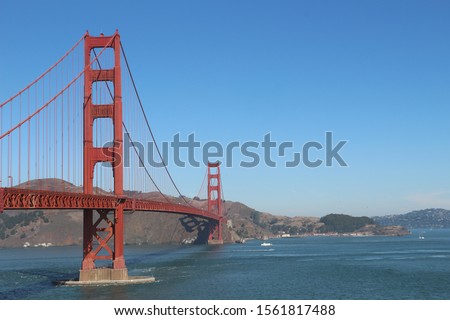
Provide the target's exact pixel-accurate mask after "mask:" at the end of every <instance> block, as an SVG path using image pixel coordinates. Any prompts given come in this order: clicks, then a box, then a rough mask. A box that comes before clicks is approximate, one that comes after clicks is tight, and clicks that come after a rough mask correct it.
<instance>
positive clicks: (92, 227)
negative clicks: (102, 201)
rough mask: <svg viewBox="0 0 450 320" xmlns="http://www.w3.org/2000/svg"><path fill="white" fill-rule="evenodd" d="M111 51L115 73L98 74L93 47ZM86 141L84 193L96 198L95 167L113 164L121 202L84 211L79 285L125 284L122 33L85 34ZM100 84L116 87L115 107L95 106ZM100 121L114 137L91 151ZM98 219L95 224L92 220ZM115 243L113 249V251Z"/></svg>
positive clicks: (84, 151)
mask: <svg viewBox="0 0 450 320" xmlns="http://www.w3.org/2000/svg"><path fill="white" fill-rule="evenodd" d="M105 47H106V48H112V49H113V50H114V67H113V68H112V69H101V68H98V69H95V68H93V66H94V65H97V64H98V65H99V66H100V63H99V62H98V61H94V59H96V57H95V56H92V53H93V51H92V50H93V49H95V48H105ZM84 57H85V68H86V69H85V72H84V112H83V117H84V124H83V126H84V138H83V157H84V159H83V184H84V193H85V194H87V195H92V194H93V193H94V192H93V191H94V190H93V179H94V170H95V166H96V164H97V163H100V162H109V163H111V166H112V170H113V178H114V194H115V196H116V197H117V201H116V207H115V208H113V209H101V207H100V206H99V207H96V206H95V204H94V205H93V207H92V208H87V209H84V214H83V219H84V222H83V262H82V266H81V270H80V281H98V280H126V279H128V271H127V268H126V267H125V259H124V256H123V243H124V234H123V229H124V223H123V210H124V201H125V198H124V196H123V163H122V159H123V157H122V155H123V135H122V85H121V69H120V36H119V34H118V32H117V31H116V33H115V34H114V35H112V36H110V37H105V36H103V35H101V36H100V37H91V36H90V35H89V34H86V37H85V41H84ZM97 81H108V82H110V83H112V85H113V88H114V89H113V92H114V97H113V102H112V103H111V104H94V103H93V100H92V97H93V96H92V84H93V83H95V82H97ZM98 118H110V119H111V120H112V124H113V129H114V137H113V145H112V147H107V148H105V147H94V146H93V130H92V129H93V125H94V121H95V120H96V119H98ZM94 218H95V219H94ZM111 244H113V246H112V247H111ZM97 260H110V261H112V266H111V268H98V269H97V268H96V267H95V262H96V261H97Z"/></svg>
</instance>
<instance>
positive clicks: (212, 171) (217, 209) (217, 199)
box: [208, 162, 223, 244]
mask: <svg viewBox="0 0 450 320" xmlns="http://www.w3.org/2000/svg"><path fill="white" fill-rule="evenodd" d="M208 211H209V212H211V213H215V214H217V215H218V216H219V221H217V222H210V225H209V240H208V243H209V244H223V239H222V182H221V179H220V163H219V162H216V163H208Z"/></svg>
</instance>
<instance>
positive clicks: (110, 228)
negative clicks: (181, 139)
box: [0, 31, 223, 281]
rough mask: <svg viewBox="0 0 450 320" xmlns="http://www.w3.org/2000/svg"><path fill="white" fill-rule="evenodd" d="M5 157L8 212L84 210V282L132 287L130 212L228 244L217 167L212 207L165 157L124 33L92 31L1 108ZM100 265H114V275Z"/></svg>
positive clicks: (1, 180) (2, 169) (2, 180)
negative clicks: (194, 222)
mask: <svg viewBox="0 0 450 320" xmlns="http://www.w3.org/2000/svg"><path fill="white" fill-rule="evenodd" d="M82 43H84V46H83V45H82ZM83 56H84V59H83V58H82V57H83ZM122 64H124V65H125V66H126V72H124V75H125V76H124V77H123V78H122V68H121V65H122ZM123 89H124V90H123ZM122 109H123V110H124V111H125V112H124V113H123V112H122ZM124 139H126V140H125V141H127V142H129V143H127V145H128V147H129V148H128V149H127V150H126V151H127V152H124V145H125V144H124ZM146 141H150V142H152V143H151V144H148V146H149V148H150V149H149V150H148V155H149V156H150V155H151V156H152V157H157V159H158V161H159V162H158V164H159V165H153V166H151V165H150V164H149V163H148V161H145V159H144V154H143V152H142V150H141V149H142V148H141V146H142V144H139V143H140V142H141V143H144V142H146ZM0 155H1V156H0V213H1V212H3V211H4V210H26V209H81V210H83V261H82V263H81V270H80V281H92V280H126V279H128V271H127V268H126V264H125V259H124V219H123V213H124V211H149V212H167V213H174V214H184V215H191V216H196V217H201V218H205V219H207V220H208V221H209V225H210V231H209V241H210V243H222V223H223V218H222V197H223V196H222V189H221V178H220V168H219V165H218V164H211V163H210V164H208V168H207V169H208V171H207V175H206V177H207V182H208V183H207V190H206V191H207V207H204V208H199V207H195V206H193V205H192V204H191V201H190V200H189V199H187V198H185V197H184V196H183V195H182V194H181V192H180V190H179V188H178V186H177V185H176V184H175V182H174V180H173V178H172V176H171V175H170V172H169V170H168V168H167V164H166V163H165V161H164V157H163V156H162V155H161V152H160V150H159V148H158V145H157V143H156V141H155V137H154V135H153V132H152V130H151V127H150V124H149V121H148V118H147V116H146V114H145V112H144V108H143V105H142V102H141V99H140V97H139V93H138V90H137V88H136V84H135V81H134V79H133V75H132V72H131V68H130V65H129V64H128V61H127V59H126V55H125V51H124V48H123V46H122V43H121V41H120V35H119V33H118V32H117V31H116V33H115V34H114V35H112V36H104V35H101V36H100V37H93V36H90V35H89V33H86V34H85V35H84V36H83V37H82V38H81V39H80V40H79V41H78V42H77V43H76V44H75V45H74V46H73V47H72V48H71V49H70V50H69V51H68V52H67V53H66V54H65V55H64V56H63V57H62V58H61V59H60V60H58V61H57V62H56V63H55V64H54V65H53V66H52V67H50V68H49V69H48V70H47V71H46V72H44V73H43V74H42V75H41V76H40V77H38V78H37V79H36V80H34V81H33V82H32V83H31V84H29V85H28V86H27V87H25V88H24V89H23V90H21V91H20V92H19V93H17V94H16V95H14V96H13V97H11V98H10V99H8V100H7V101H5V102H3V103H2V104H0ZM98 260H108V261H111V265H110V266H109V268H107V269H106V270H107V272H105V268H97V267H96V262H97V261H98Z"/></svg>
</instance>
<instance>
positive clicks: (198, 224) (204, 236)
mask: <svg viewBox="0 0 450 320" xmlns="http://www.w3.org/2000/svg"><path fill="white" fill-rule="evenodd" d="M179 220H180V223H181V225H182V226H183V228H184V230H186V231H187V232H189V233H193V232H197V238H196V240H195V241H194V244H206V243H208V237H209V223H208V222H207V221H205V220H199V219H197V218H195V217H192V216H185V217H181V218H180V219H179Z"/></svg>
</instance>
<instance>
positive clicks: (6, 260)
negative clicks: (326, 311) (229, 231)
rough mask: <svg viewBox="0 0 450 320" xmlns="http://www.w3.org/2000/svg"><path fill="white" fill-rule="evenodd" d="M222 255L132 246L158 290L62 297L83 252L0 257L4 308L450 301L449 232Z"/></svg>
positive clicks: (20, 251)
mask: <svg viewBox="0 0 450 320" xmlns="http://www.w3.org/2000/svg"><path fill="white" fill-rule="evenodd" d="M418 235H419V230H415V231H413V234H412V235H410V236H405V237H353V238H344V237H307V238H291V239H273V240H270V242H271V243H272V244H273V245H272V246H271V247H262V246H261V245H260V244H261V242H260V241H257V240H253V241H248V242H247V243H246V244H244V245H240V244H227V245H223V246H151V245H148V246H147V245H143V246H126V247H125V253H126V256H125V258H126V262H127V267H128V269H129V274H130V275H135V276H155V277H156V279H157V282H156V283H150V284H139V285H120V286H94V287H61V286H55V285H53V284H52V281H53V280H58V279H68V278H75V277H77V276H78V268H79V266H80V262H81V248H80V247H50V248H17V249H0V299H450V230H425V233H424V235H425V239H424V240H420V239H419V238H418Z"/></svg>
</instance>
